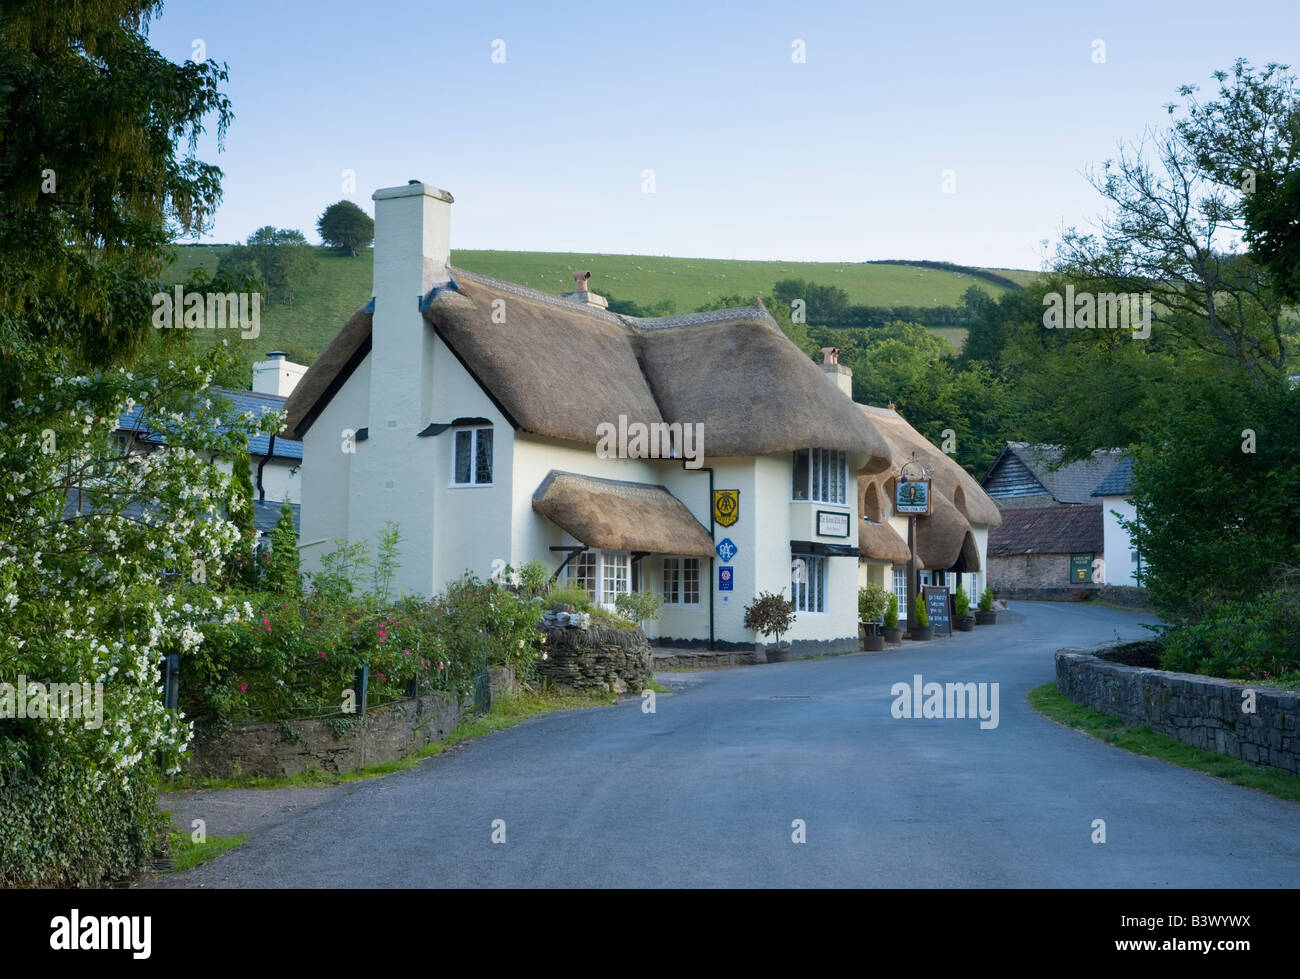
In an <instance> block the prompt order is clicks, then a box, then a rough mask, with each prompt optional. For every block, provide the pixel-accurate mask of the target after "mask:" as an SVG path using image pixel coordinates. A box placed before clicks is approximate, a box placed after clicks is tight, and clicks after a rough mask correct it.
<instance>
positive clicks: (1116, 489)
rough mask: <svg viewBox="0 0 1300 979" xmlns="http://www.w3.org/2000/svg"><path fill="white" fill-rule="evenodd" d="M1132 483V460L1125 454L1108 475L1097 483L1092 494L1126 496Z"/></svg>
mask: <svg viewBox="0 0 1300 979" xmlns="http://www.w3.org/2000/svg"><path fill="white" fill-rule="evenodd" d="M1132 485H1133V460H1132V459H1130V458H1128V456H1125V457H1124V458H1123V459H1121V460H1120V463H1119V465H1118V466H1116V467H1115V468H1114V469H1112V470H1111V471H1110V475H1109V476H1107V477H1106V478H1105V479H1103V480H1102V481H1101V482H1100V483H1098V484H1097V488H1096V489H1095V490H1093V491H1092V495H1093V496H1128V494H1129V492H1130V489H1129V488H1130V487H1131V486H1132Z"/></svg>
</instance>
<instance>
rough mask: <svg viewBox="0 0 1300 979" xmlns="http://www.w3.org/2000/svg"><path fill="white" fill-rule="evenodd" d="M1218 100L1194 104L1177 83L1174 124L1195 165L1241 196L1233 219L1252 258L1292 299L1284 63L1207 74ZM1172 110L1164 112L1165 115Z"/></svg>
mask: <svg viewBox="0 0 1300 979" xmlns="http://www.w3.org/2000/svg"><path fill="white" fill-rule="evenodd" d="M1214 78H1215V80H1216V81H1217V82H1218V83H1219V91H1218V97H1217V98H1215V99H1213V100H1211V101H1209V102H1206V103H1202V102H1200V100H1199V99H1198V98H1197V97H1196V92H1197V90H1198V89H1197V86H1195V85H1184V86H1183V87H1182V88H1180V89H1179V94H1180V95H1181V96H1183V97H1184V98H1186V99H1187V114H1186V115H1185V116H1184V117H1183V118H1181V119H1180V120H1178V122H1177V123H1176V124H1175V129H1176V130H1177V132H1178V134H1179V136H1180V137H1181V138H1182V139H1183V140H1184V141H1185V142H1186V144H1187V145H1188V146H1189V147H1190V148H1191V150H1192V152H1193V153H1195V155H1196V159H1197V162H1198V164H1199V165H1200V166H1201V167H1203V168H1204V169H1205V170H1207V171H1208V172H1210V173H1212V174H1213V175H1214V178H1215V179H1216V180H1217V181H1218V182H1219V183H1221V184H1223V185H1224V186H1227V187H1236V188H1237V189H1238V190H1240V192H1241V196H1240V198H1239V200H1238V201H1237V203H1238V204H1239V207H1238V209H1237V210H1236V211H1235V216H1238V217H1239V218H1240V225H1239V227H1240V230H1242V231H1243V233H1244V237H1245V240H1246V242H1247V243H1248V244H1249V245H1250V248H1251V251H1252V253H1253V255H1254V257H1255V258H1256V259H1257V260H1258V261H1259V262H1261V263H1262V264H1263V265H1265V266H1266V267H1267V268H1268V269H1269V271H1270V272H1271V273H1272V274H1273V276H1274V277H1275V279H1276V282H1277V286H1278V288H1279V289H1280V290H1281V291H1282V292H1283V293H1284V294H1285V295H1286V297H1287V298H1289V299H1291V300H1292V301H1295V300H1300V218H1297V215H1300V93H1298V92H1297V88H1296V77H1295V76H1294V75H1291V74H1288V73H1287V66H1286V65H1279V64H1271V63H1270V64H1268V65H1265V66H1264V68H1263V69H1261V70H1259V71H1258V73H1257V72H1256V71H1255V70H1254V69H1253V68H1252V67H1251V66H1250V63H1249V62H1247V61H1246V60H1245V59H1244V58H1241V59H1238V60H1237V61H1236V62H1235V63H1234V64H1233V68H1232V72H1231V74H1229V73H1228V72H1226V71H1217V72H1215V73H1214ZM1172 108H1173V107H1172V106H1171V107H1170V109H1171V111H1172Z"/></svg>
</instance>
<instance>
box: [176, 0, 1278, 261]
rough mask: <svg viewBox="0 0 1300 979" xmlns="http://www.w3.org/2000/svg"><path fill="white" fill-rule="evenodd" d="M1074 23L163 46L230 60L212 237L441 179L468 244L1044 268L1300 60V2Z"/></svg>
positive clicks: (1075, 14) (469, 16) (302, 38)
mask: <svg viewBox="0 0 1300 979" xmlns="http://www.w3.org/2000/svg"><path fill="white" fill-rule="evenodd" d="M1061 7H1062V5H1061V4H1059V3H1057V2H1055V0H1038V2H1032V3H998V2H994V3H991V4H990V3H984V4H975V3H969V2H964V3H955V2H950V0H940V2H927V3H909V2H892V3H878V2H871V3H863V2H857V3H814V2H808V3H789V2H785V3H708V2H704V3H701V4H695V3H689V2H688V3H677V2H660V3H644V2H643V3H636V4H628V3H608V2H607V3H601V4H597V3H570V4H567V5H565V6H564V7H562V8H551V7H550V6H549V5H542V4H534V3H522V2H517V3H502V2H497V3H494V2H484V0H473V2H470V3H457V4H446V3H416V2H405V0H370V2H368V3H364V4H358V3H355V2H335V0H311V2H301V0H294V2H269V0H260V2H258V0H248V2H244V0H204V2H190V0H185V2H183V0H171V2H168V3H167V4H166V6H165V7H164V8H163V11H162V15H161V16H160V17H159V18H157V19H155V21H154V22H153V25H152V28H151V30H150V36H151V38H152V41H153V44H154V46H155V47H157V48H158V49H159V50H161V51H162V52H163V53H164V54H166V55H167V56H169V57H171V58H172V59H173V60H177V61H179V60H182V59H184V58H187V57H189V56H190V55H191V53H192V52H193V50H194V42H195V40H196V39H198V40H201V41H202V43H203V45H204V47H205V49H206V55H207V57H209V58H212V59H214V60H216V61H218V62H226V63H228V65H229V68H230V81H229V84H228V86H227V92H228V94H229V96H230V98H231V100H232V102H233V105H234V111H235V117H236V118H235V122H234V124H233V126H232V127H231V129H230V132H229V134H228V136H227V140H226V147H225V151H224V152H222V153H220V154H217V153H216V147H215V145H214V143H213V142H212V141H206V140H205V142H204V143H203V144H202V149H203V153H202V154H201V155H203V157H204V158H205V159H208V160H210V161H213V162H216V163H217V164H218V165H219V166H220V167H221V168H222V169H223V170H224V171H225V174H226V176H225V181H224V187H225V199H224V203H223V205H222V208H221V211H220V213H219V214H218V216H217V220H216V223H215V225H214V227H213V228H212V233H211V234H209V235H207V236H205V237H204V239H203V240H204V241H211V242H226V241H235V240H239V239H242V238H244V237H246V236H247V235H248V234H249V233H250V232H252V231H253V230H254V229H255V228H257V227H259V226H261V225H263V224H272V225H276V226H277V227H290V228H299V229H301V230H302V231H303V232H304V233H306V234H307V236H308V237H309V238H310V239H312V240H316V232H315V225H316V219H317V217H318V216H319V215H320V213H321V211H322V210H323V209H324V208H325V207H326V206H327V205H328V204H330V203H332V202H333V201H336V200H338V199H340V198H342V197H348V198H350V199H352V200H354V201H356V203H358V204H359V205H361V206H362V207H364V208H365V209H366V210H367V211H370V212H371V213H373V208H372V206H371V201H370V194H371V193H372V192H373V191H374V190H375V189H376V188H378V187H386V186H392V185H394V184H401V183H405V182H406V181H407V180H408V179H410V178H417V179H420V180H424V181H426V182H428V183H432V184H435V185H437V186H439V187H443V188H445V189H447V190H449V191H451V192H452V194H453V195H454V196H455V197H456V205H455V207H454V208H453V212H452V246H453V247H455V248H500V249H526V250H532V251H586V252H630V253H638V254H657V255H681V256H694V257H709V258H749V259H783V260H791V261H795V260H827V261H861V260H865V259H873V258H926V259H936V260H946V261H953V262H960V263H963V264H972V265H992V266H1007V267H1017V268H1038V267H1039V266H1040V265H1041V259H1042V255H1043V246H1042V244H1041V242H1042V240H1043V239H1049V240H1053V241H1054V240H1055V238H1056V237H1057V235H1058V233H1059V230H1060V228H1061V226H1062V225H1063V224H1080V223H1085V222H1087V221H1088V220H1090V219H1091V218H1092V217H1093V216H1094V215H1095V214H1096V213H1097V212H1098V210H1099V208H1100V207H1101V201H1100V198H1099V197H1098V196H1097V194H1096V192H1095V191H1093V190H1092V188H1091V187H1089V186H1088V184H1087V183H1086V181H1085V180H1084V177H1083V171H1084V170H1085V169H1086V168H1087V167H1088V166H1089V165H1090V164H1099V163H1101V162H1102V161H1103V160H1105V158H1106V157H1107V156H1109V155H1113V153H1114V150H1115V147H1116V144H1117V142H1118V141H1119V140H1120V139H1127V138H1132V137H1134V136H1137V135H1139V134H1140V133H1141V132H1142V130H1143V129H1144V127H1146V126H1148V125H1162V124H1164V122H1165V121H1166V120H1167V118H1168V117H1167V116H1166V114H1165V112H1164V109H1163V106H1164V105H1165V104H1166V103H1167V102H1170V101H1172V100H1174V98H1175V97H1176V90H1177V87H1178V86H1179V85H1180V84H1182V83H1186V82H1195V83H1198V84H1201V85H1202V87H1203V88H1209V87H1210V86H1211V85H1212V84H1213V80H1212V79H1211V77H1210V73H1211V72H1212V71H1213V70H1215V69H1218V68H1225V69H1226V68H1229V67H1230V66H1231V64H1232V62H1233V60H1234V59H1235V58H1237V57H1246V58H1247V59H1249V60H1250V61H1251V62H1252V63H1254V64H1256V65H1262V64H1264V63H1266V62H1268V61H1282V62H1286V61H1287V59H1288V57H1291V58H1294V57H1295V56H1296V53H1297V51H1300V44H1298V43H1297V42H1298V41H1300V27H1298V25H1300V17H1298V16H1297V14H1296V7H1295V2H1294V0H1257V2H1252V3H1241V4H1232V5H1225V4H1222V3H1207V2H1202V0H1192V2H1174V3H1146V2H1132V0H1130V2H1124V3H1113V2H1106V0H1102V2H1090V3H1083V4H1070V5H1069V9H1059V8H1061ZM498 40H500V41H504V42H505V43H504V54H505V61H504V63H499V62H494V61H493V60H492V54H493V43H494V42H495V41H498ZM796 40H801V41H803V42H804V44H805V46H806V61H805V62H804V63H801V64H800V63H795V62H794V61H793V60H792V52H793V50H794V48H793V44H794V42H795V41H796ZM1098 40H1100V41H1103V42H1104V44H1105V61H1104V62H1103V63H1098V62H1095V61H1094V60H1093V57H1094V56H1093V52H1094V42H1095V41H1098ZM498 50H500V48H499V46H498ZM345 170H351V171H354V172H355V174H356V190H355V191H354V192H351V193H345V192H344V191H343V189H342V188H343V183H342V181H343V176H342V174H343V171H345ZM646 170H653V171H654V192H653V193H645V192H644V191H643V186H644V184H645V181H644V179H643V173H644V171H646ZM945 171H952V172H953V173H952V174H951V175H949V176H950V177H952V176H955V190H956V192H955V193H945V192H944V172H945ZM950 185H951V180H950Z"/></svg>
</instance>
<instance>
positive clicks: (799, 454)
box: [791, 449, 849, 506]
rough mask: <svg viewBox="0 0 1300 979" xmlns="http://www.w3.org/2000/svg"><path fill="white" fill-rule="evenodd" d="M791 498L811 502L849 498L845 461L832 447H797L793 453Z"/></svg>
mask: <svg viewBox="0 0 1300 979" xmlns="http://www.w3.org/2000/svg"><path fill="white" fill-rule="evenodd" d="M793 472H794V477H793V480H792V485H791V498H792V499H795V500H809V501H812V502H814V503H838V504H840V505H841V506H844V505H846V504H847V503H848V501H849V496H848V482H849V479H848V477H849V460H848V456H847V454H846V453H843V452H837V451H836V450H834V449H799V450H798V451H796V452H795V454H794V469H793Z"/></svg>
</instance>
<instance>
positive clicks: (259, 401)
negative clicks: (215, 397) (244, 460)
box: [117, 388, 302, 459]
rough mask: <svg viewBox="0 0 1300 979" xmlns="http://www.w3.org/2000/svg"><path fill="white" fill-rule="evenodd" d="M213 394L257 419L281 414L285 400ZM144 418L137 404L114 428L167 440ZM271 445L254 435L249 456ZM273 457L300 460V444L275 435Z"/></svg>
mask: <svg viewBox="0 0 1300 979" xmlns="http://www.w3.org/2000/svg"><path fill="white" fill-rule="evenodd" d="M213 391H214V392H215V393H216V394H219V395H221V396H222V397H224V398H226V399H228V400H229V401H230V403H231V407H232V409H233V410H234V411H235V413H236V414H239V415H243V414H246V413H248V412H250V411H251V412H252V413H253V417H254V418H260V417H261V416H262V415H263V414H265V413H267V412H272V411H281V410H282V409H283V408H284V402H285V400H286V399H285V398H283V397H281V396H279V395H276V394H263V393H261V392H258V391H231V390H230V389H228V388H213ZM143 415H144V409H143V408H142V407H141V406H140V405H136V406H135V407H134V408H132V409H131V410H130V411H128V412H126V413H125V414H123V415H122V417H121V418H120V419H118V423H117V427H118V428H119V429H122V430H124V431H128V432H138V433H141V437H142V438H143V439H144V441H146V442H153V443H155V444H158V445H161V444H162V443H163V442H164V441H166V439H165V437H164V434H163V433H160V432H158V431H155V430H153V429H151V428H150V427H149V423H148V420H147V419H145V418H144V417H143ZM270 442H271V440H270V437H269V436H267V435H264V434H262V433H260V432H259V433H258V434H256V435H254V436H253V437H252V438H250V439H249V440H248V452H249V455H253V456H264V455H266V454H267V452H268V451H270ZM275 455H276V457H277V458H281V459H302V443H301V442H295V441H293V440H291V439H286V438H281V437H279V436H278V435H277V436H276V439H275Z"/></svg>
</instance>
